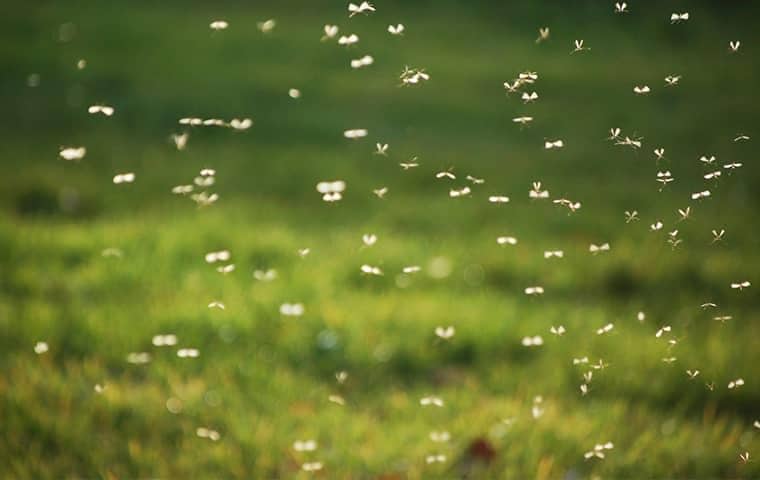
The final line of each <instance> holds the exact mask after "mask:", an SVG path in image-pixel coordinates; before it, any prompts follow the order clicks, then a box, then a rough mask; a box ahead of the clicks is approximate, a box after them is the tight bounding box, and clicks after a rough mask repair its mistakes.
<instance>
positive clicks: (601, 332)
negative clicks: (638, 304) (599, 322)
mask: <svg viewBox="0 0 760 480" xmlns="http://www.w3.org/2000/svg"><path fill="white" fill-rule="evenodd" d="M614 328H615V325H613V324H611V323H608V324H607V325H605V326H603V327H601V328H597V329H596V334H597V335H604V334H605V333H609V332H611V331H612V329H614Z"/></svg>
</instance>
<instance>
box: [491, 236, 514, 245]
mask: <svg viewBox="0 0 760 480" xmlns="http://www.w3.org/2000/svg"><path fill="white" fill-rule="evenodd" d="M496 243H498V244H499V245H517V239H516V238H515V237H496Z"/></svg>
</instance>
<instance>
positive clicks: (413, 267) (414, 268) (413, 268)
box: [401, 265, 422, 273]
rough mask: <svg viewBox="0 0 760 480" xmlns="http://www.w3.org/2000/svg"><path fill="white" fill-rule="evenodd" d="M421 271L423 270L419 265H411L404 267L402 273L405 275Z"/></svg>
mask: <svg viewBox="0 0 760 480" xmlns="http://www.w3.org/2000/svg"><path fill="white" fill-rule="evenodd" d="M421 270H422V268H421V267H420V266H419V265H409V266H408V267H404V268H403V269H402V270H401V271H402V272H404V273H417V272H419V271H421Z"/></svg>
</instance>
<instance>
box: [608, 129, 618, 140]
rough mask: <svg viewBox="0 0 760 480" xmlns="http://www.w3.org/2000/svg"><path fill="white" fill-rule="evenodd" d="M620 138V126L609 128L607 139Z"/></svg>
mask: <svg viewBox="0 0 760 480" xmlns="http://www.w3.org/2000/svg"><path fill="white" fill-rule="evenodd" d="M619 138H620V127H613V128H610V136H609V137H607V140H618V139H619Z"/></svg>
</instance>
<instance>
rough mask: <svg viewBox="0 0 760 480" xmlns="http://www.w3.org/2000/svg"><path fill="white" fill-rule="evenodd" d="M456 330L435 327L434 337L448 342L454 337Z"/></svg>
mask: <svg viewBox="0 0 760 480" xmlns="http://www.w3.org/2000/svg"><path fill="white" fill-rule="evenodd" d="M455 333H456V330H455V329H454V327H451V326H449V327H435V336H436V337H438V338H442V339H444V340H449V339H451V338H452V337H454V334H455Z"/></svg>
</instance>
